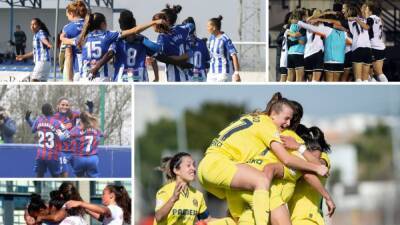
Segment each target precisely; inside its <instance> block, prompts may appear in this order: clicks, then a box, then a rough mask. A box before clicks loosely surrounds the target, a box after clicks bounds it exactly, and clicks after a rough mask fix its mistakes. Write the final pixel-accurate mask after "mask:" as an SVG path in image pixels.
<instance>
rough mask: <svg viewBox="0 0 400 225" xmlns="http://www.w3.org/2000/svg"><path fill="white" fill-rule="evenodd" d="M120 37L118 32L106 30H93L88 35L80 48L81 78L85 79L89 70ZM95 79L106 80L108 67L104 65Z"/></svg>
mask: <svg viewBox="0 0 400 225" xmlns="http://www.w3.org/2000/svg"><path fill="white" fill-rule="evenodd" d="M120 36H121V33H120V32H116V31H108V30H95V31H92V32H90V33H89V34H88V36H87V37H86V42H85V44H84V46H83V48H82V64H83V66H82V72H81V77H85V78H86V77H87V76H88V74H89V70H90V69H91V68H92V66H94V65H96V63H97V62H98V61H99V60H100V59H101V58H102V57H103V56H104V55H105V54H106V53H107V52H108V51H109V50H112V48H110V47H111V45H112V44H113V43H114V42H116V41H117V40H118V39H119V37H120ZM95 77H100V78H107V77H108V66H107V64H104V66H103V68H101V69H100V70H99V72H98V74H96V75H95Z"/></svg>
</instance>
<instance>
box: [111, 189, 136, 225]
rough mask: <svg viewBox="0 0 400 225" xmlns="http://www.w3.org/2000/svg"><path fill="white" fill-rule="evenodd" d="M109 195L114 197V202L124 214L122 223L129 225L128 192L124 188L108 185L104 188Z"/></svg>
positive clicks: (129, 200) (129, 206)
mask: <svg viewBox="0 0 400 225" xmlns="http://www.w3.org/2000/svg"><path fill="white" fill-rule="evenodd" d="M105 189H108V190H109V191H110V192H111V193H114V195H115V202H116V203H117V205H118V206H119V207H121V208H122V211H123V212H124V222H125V223H127V224H131V201H132V200H131V197H130V196H129V194H128V192H127V191H126V189H125V188H124V186H120V185H112V184H109V185H107V186H106V187H105Z"/></svg>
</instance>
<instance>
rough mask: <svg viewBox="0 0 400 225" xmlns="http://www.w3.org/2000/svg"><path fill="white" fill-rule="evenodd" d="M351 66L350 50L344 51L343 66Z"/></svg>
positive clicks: (346, 67) (348, 67) (347, 67)
mask: <svg viewBox="0 0 400 225" xmlns="http://www.w3.org/2000/svg"><path fill="white" fill-rule="evenodd" d="M352 67H353V61H352V52H351V51H350V52H348V53H346V55H345V56H344V68H345V69H351V68H352Z"/></svg>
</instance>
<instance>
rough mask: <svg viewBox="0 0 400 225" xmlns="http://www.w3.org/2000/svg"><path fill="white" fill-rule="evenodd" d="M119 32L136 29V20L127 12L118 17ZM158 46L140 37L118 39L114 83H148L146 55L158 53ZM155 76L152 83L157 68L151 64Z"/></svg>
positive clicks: (154, 64)
mask: <svg viewBox="0 0 400 225" xmlns="http://www.w3.org/2000/svg"><path fill="white" fill-rule="evenodd" d="M119 26H120V28H121V30H123V31H124V30H129V29H132V28H134V27H136V20H135V18H134V17H133V14H132V12H131V11H129V10H124V11H122V12H121V14H120V17H119ZM159 48H160V46H158V45H157V44H155V43H153V42H151V41H150V40H149V39H147V38H146V37H145V36H142V35H130V36H128V37H127V38H126V39H119V40H118V41H117V42H116V44H115V50H114V51H115V61H114V68H115V73H114V81H122V82H127V81H134V82H143V81H149V77H148V74H147V69H146V55H154V54H156V53H158V52H159V51H160V49H159ZM152 67H153V71H154V74H155V79H154V81H158V80H159V77H158V66H157V63H156V61H153V62H152Z"/></svg>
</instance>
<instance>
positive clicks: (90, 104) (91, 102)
mask: <svg viewBox="0 0 400 225" xmlns="http://www.w3.org/2000/svg"><path fill="white" fill-rule="evenodd" d="M85 104H86V105H87V107H88V109H89V112H90V113H93V107H94V104H93V101H90V100H87V101H86V103H85Z"/></svg>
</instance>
